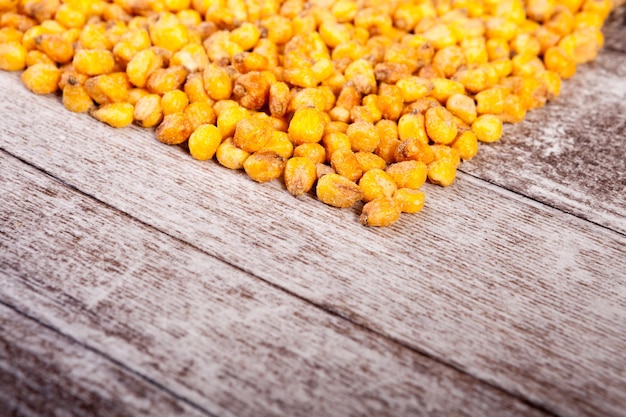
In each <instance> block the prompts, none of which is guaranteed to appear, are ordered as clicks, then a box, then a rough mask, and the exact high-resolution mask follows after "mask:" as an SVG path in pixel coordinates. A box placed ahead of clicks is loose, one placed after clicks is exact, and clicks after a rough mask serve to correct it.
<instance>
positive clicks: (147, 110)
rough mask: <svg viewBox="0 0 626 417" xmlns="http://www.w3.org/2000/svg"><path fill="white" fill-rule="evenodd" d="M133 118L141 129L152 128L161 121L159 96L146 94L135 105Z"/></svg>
mask: <svg viewBox="0 0 626 417" xmlns="http://www.w3.org/2000/svg"><path fill="white" fill-rule="evenodd" d="M133 117H134V119H135V121H136V122H137V124H138V125H140V126H142V127H146V128H149V127H154V126H156V125H158V124H159V123H161V121H162V120H163V110H162V108H161V96H159V95H158V94H146V95H145V96H143V97H142V98H140V99H139V100H137V103H136V104H135V110H134V113H133Z"/></svg>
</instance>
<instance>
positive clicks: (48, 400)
mask: <svg viewBox="0 0 626 417" xmlns="http://www.w3.org/2000/svg"><path fill="white" fill-rule="evenodd" d="M2 272H7V271H6V270H4V268H3V270H2ZM6 278H7V277H6V276H4V279H6ZM5 283H6V282H4V281H3V286H4V284H5ZM0 415H1V416H3V417H17V416H44V415H45V416H67V417H70V416H77V417H88V416H116V417H124V416H128V417H134V416H138V415H141V416H159V417H163V416H174V415H185V416H206V415H207V414H204V413H201V412H199V411H197V410H195V409H194V408H191V407H190V406H189V405H188V404H186V403H184V402H182V401H181V400H180V399H178V398H175V397H173V396H172V395H170V394H168V393H167V392H164V391H163V390H162V389H161V388H159V387H155V386H154V385H153V384H150V383H148V382H146V381H145V380H144V379H142V378H139V377H138V376H137V375H136V374H134V373H132V372H129V371H128V370H127V369H124V368H123V367H121V366H120V365H119V364H115V363H112V362H111V361H110V360H108V359H105V358H103V357H102V356H101V355H99V354H97V353H95V352H93V351H91V350H89V349H86V348H85V347H84V346H82V345H80V344H79V343H77V342H76V341H73V340H71V339H69V338H67V337H65V336H62V335H60V334H59V333H57V332H54V331H52V330H51V329H49V328H46V327H45V326H42V325H41V324H39V323H37V322H36V321H35V320H33V319H31V318H28V317H25V316H24V315H21V314H19V313H18V312H16V311H15V310H14V309H12V308H10V307H7V306H6V305H4V304H2V303H0Z"/></svg>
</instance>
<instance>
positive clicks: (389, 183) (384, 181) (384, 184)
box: [359, 168, 398, 202]
mask: <svg viewBox="0 0 626 417" xmlns="http://www.w3.org/2000/svg"><path fill="white" fill-rule="evenodd" d="M359 187H361V190H362V191H363V198H362V199H363V201H365V202H368V201H372V200H375V199H377V198H380V197H391V196H393V193H395V192H396V190H397V188H398V187H397V185H396V183H395V181H394V180H393V177H392V176H391V175H389V174H388V173H386V172H385V171H383V170H382V169H377V168H375V169H371V170H369V171H367V172H365V173H364V174H363V175H362V176H361V179H360V180H359Z"/></svg>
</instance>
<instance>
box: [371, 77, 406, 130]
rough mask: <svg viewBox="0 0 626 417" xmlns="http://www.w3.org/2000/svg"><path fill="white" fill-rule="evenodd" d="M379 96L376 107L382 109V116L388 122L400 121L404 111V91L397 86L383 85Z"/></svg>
mask: <svg viewBox="0 0 626 417" xmlns="http://www.w3.org/2000/svg"><path fill="white" fill-rule="evenodd" d="M378 94H379V95H378V96H377V102H376V105H377V106H378V108H379V109H380V112H381V116H382V117H383V118H385V119H387V120H398V118H399V117H400V116H401V115H402V110H403V109H404V103H403V102H404V96H403V93H402V90H401V89H400V88H399V87H397V86H395V85H389V84H384V83H383V84H381V85H380V87H379V89H378ZM377 121H378V120H377Z"/></svg>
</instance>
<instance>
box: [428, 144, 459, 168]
mask: <svg viewBox="0 0 626 417" xmlns="http://www.w3.org/2000/svg"><path fill="white" fill-rule="evenodd" d="M430 149H431V150H432V151H433V155H434V156H435V161H439V160H446V161H448V162H450V163H451V164H452V165H454V167H455V168H456V167H458V166H459V164H460V163H461V156H460V154H459V151H457V150H456V149H454V148H453V147H451V146H448V145H430Z"/></svg>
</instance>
